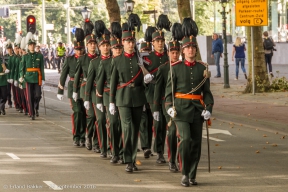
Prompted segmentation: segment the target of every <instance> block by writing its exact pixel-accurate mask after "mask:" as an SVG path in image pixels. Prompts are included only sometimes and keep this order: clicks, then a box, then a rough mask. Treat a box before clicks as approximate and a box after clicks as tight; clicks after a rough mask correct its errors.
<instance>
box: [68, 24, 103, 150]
mask: <svg viewBox="0 0 288 192" xmlns="http://www.w3.org/2000/svg"><path fill="white" fill-rule="evenodd" d="M85 25H86V26H84V28H85V29H86V30H84V35H85V41H86V47H87V53H86V54H84V55H82V56H80V57H79V58H78V60H77V62H78V64H77V67H76V73H75V76H74V83H73V94H72V98H73V99H74V101H75V102H76V101H77V100H78V99H79V95H78V91H79V87H80V98H81V99H82V100H83V101H84V99H85V87H86V83H87V75H88V68H89V65H90V61H91V60H92V59H94V58H96V57H97V54H96V46H97V45H96V36H95V35H94V34H92V32H93V28H94V27H93V24H92V22H91V21H89V22H85ZM80 79H82V83H81V80H80ZM92 94H95V92H94V93H93V92H92ZM90 101H91V102H90V103H89V110H87V111H86V113H87V114H86V136H85V146H86V148H87V149H88V150H91V149H92V137H93V136H94V138H95V139H94V143H93V144H94V147H93V150H94V152H96V153H100V148H99V144H98V140H97V134H96V132H95V133H94V130H95V121H96V116H95V112H94V107H93V106H92V98H91V99H90Z"/></svg>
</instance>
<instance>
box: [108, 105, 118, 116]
mask: <svg viewBox="0 0 288 192" xmlns="http://www.w3.org/2000/svg"><path fill="white" fill-rule="evenodd" d="M109 111H110V114H111V115H114V114H115V112H116V110H115V104H114V103H110V104H109Z"/></svg>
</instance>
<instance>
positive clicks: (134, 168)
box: [133, 163, 138, 171]
mask: <svg viewBox="0 0 288 192" xmlns="http://www.w3.org/2000/svg"><path fill="white" fill-rule="evenodd" d="M133 171H138V167H136V165H135V163H133Z"/></svg>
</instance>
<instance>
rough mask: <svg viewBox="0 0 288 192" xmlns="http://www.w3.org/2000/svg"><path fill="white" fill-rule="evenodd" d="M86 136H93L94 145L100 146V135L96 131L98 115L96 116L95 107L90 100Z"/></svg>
mask: <svg viewBox="0 0 288 192" xmlns="http://www.w3.org/2000/svg"><path fill="white" fill-rule="evenodd" d="M86 138H88V139H92V138H93V145H94V146H95V147H96V146H99V142H98V136H97V132H96V116H95V108H94V105H93V104H92V101H91V100H90V107H89V110H88V111H87V110H86Z"/></svg>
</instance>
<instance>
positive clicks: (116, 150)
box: [96, 22, 123, 163]
mask: <svg viewBox="0 0 288 192" xmlns="http://www.w3.org/2000/svg"><path fill="white" fill-rule="evenodd" d="M115 29H116V31H117V30H118V32H116V31H115ZM119 29H120V32H119ZM111 30H112V31H111V32H112V37H111V39H110V43H111V49H112V52H113V57H109V58H106V59H103V60H102V61H101V62H100V66H99V69H98V71H99V78H98V81H97V87H96V90H97V94H96V95H97V99H96V100H97V106H98V107H99V108H101V106H103V104H104V106H105V109H106V113H107V117H108V121H107V122H108V128H107V132H108V136H109V138H110V142H109V144H110V148H111V150H112V159H111V160H110V162H111V163H117V162H119V161H120V159H122V158H123V157H122V156H123V151H122V143H120V141H122V140H121V132H122V131H121V126H120V117H119V112H118V110H117V108H115V110H116V112H115V114H114V115H111V114H110V113H109V112H108V108H109V94H110V79H111V62H112V58H115V57H118V56H119V55H120V54H122V48H123V45H122V43H121V36H122V32H121V26H120V24H119V23H118V22H113V23H112V24H111Z"/></svg>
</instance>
